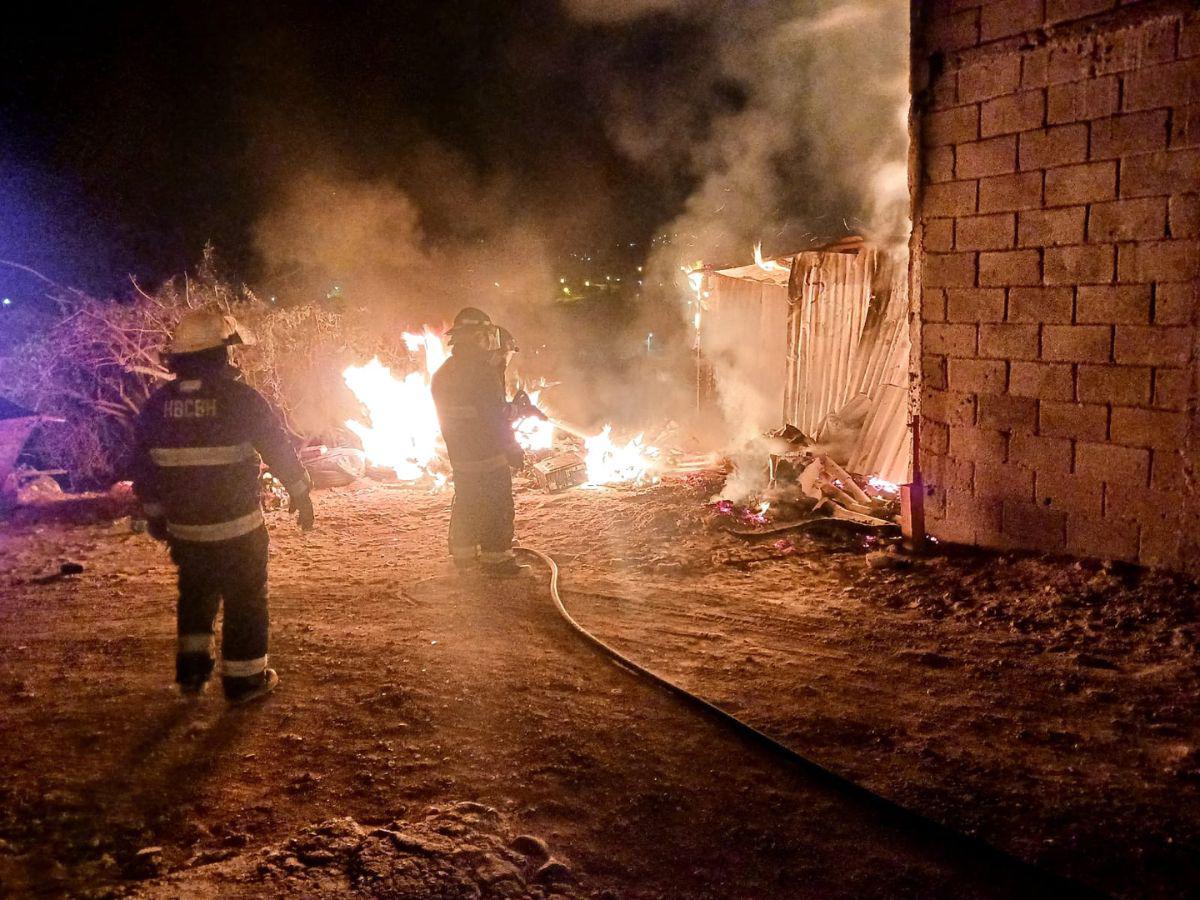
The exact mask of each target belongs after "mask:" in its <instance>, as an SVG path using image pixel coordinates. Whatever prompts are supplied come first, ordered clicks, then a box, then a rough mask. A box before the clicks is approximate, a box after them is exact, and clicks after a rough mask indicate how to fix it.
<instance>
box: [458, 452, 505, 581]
mask: <svg viewBox="0 0 1200 900" xmlns="http://www.w3.org/2000/svg"><path fill="white" fill-rule="evenodd" d="M514 515H515V510H514V508H513V495H512V472H511V471H510V470H509V468H508V463H507V462H504V461H501V464H500V465H499V466H493V467H491V468H490V469H488V470H487V471H484V472H472V471H466V472H463V471H461V467H455V469H454V503H453V505H452V506H451V507H450V555H451V556H452V557H454V562H455V563H456V564H457V565H469V564H470V563H472V562H474V561H475V559H476V555H478V559H479V562H481V563H483V564H484V565H496V564H500V563H504V562H506V561H508V560H510V559H512V557H513V550H512V542H513V516H514Z"/></svg>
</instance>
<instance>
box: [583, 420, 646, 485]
mask: <svg viewBox="0 0 1200 900" xmlns="http://www.w3.org/2000/svg"><path fill="white" fill-rule="evenodd" d="M584 446H585V448H586V449H587V457H586V459H585V462H586V463H587V473H588V483H589V484H616V483H618V482H623V481H635V482H636V481H643V480H645V478H646V477H647V476H648V475H649V473H650V470H651V468H652V467H653V465H654V457H656V456H658V449H657V448H655V447H647V446H646V445H645V444H644V443H643V442H642V436H641V435H640V434H639V435H638V436H637V437H635V438H634V439H633V440H632V441H630V442H629V443H628V444H625V445H624V446H617V445H616V444H614V443H613V439H612V426H611V425H605V426H604V428H603V429H601V431H600V433H599V434H598V435H596V436H594V437H590V438H588V439H587V440H586V441H584Z"/></svg>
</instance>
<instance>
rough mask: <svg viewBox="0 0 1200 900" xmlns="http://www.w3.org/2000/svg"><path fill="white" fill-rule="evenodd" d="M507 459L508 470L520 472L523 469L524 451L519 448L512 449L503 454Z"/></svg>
mask: <svg viewBox="0 0 1200 900" xmlns="http://www.w3.org/2000/svg"><path fill="white" fill-rule="evenodd" d="M504 455H505V456H506V457H507V458H508V466H509V468H510V469H516V470H518V471H519V470H521V469H523V468H525V451H524V450H522V449H521V448H520V447H514V448H513V449H511V450H509V451H508V452H507V453H505V454H504Z"/></svg>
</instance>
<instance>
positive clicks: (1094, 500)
mask: <svg viewBox="0 0 1200 900" xmlns="http://www.w3.org/2000/svg"><path fill="white" fill-rule="evenodd" d="M913 47H914V49H913V65H914V89H915V108H916V129H917V133H918V134H919V137H920V140H919V142H918V146H917V148H916V149H915V151H914V152H915V153H916V154H917V155H916V161H917V169H918V171H919V173H920V177H919V179H918V185H917V187H916V189H915V191H914V202H915V217H914V221H915V222H916V229H915V234H914V239H913V249H914V253H913V260H914V270H913V279H914V288H915V295H916V296H917V297H919V302H920V323H919V329H918V330H919V334H918V336H917V344H918V346H919V348H920V349H919V353H920V373H921V392H920V404H921V405H920V420H921V442H922V443H921V457H920V462H921V467H922V471H923V475H924V478H925V481H926V483H927V485H928V493H927V499H926V507H927V508H926V515H927V518H928V527H929V531H930V533H932V534H934V535H935V536H937V537H939V538H940V539H943V540H949V541H957V542H964V543H977V544H982V545H986V546H997V547H1024V548H1032V549H1038V550H1047V551H1057V552H1066V553H1071V554H1076V555H1081V556H1095V557H1105V558H1116V559H1122V560H1130V561H1136V562H1140V563H1143V564H1146V565H1151V566H1162V567H1168V568H1175V569H1188V570H1190V571H1193V572H1200V485H1198V484H1197V481H1196V479H1197V478H1200V468H1198V467H1197V461H1198V457H1197V447H1198V445H1200V421H1198V418H1197V385H1198V382H1200V363H1198V355H1200V354H1198V347H1200V327H1198V322H1200V303H1198V299H1197V297H1198V294H1197V276H1198V275H1200V12H1198V11H1197V7H1196V4H1195V3H1191V2H1156V0H1143V2H1136V0H1135V2H1129V0H1126V2H1124V3H1118V0H992V2H988V0H928V2H923V3H921V2H918V4H917V6H916V9H915V13H914V39H913Z"/></svg>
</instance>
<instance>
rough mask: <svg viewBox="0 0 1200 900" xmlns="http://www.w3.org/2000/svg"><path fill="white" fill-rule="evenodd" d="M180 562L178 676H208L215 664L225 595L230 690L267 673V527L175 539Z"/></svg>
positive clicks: (224, 661)
mask: <svg viewBox="0 0 1200 900" xmlns="http://www.w3.org/2000/svg"><path fill="white" fill-rule="evenodd" d="M171 558H172V559H173V560H174V561H175V564H176V565H177V566H178V567H179V607H178V620H177V622H178V634H179V650H178V654H177V655H176V657H175V680H176V681H179V682H181V683H182V682H187V681H196V680H204V679H207V678H208V676H209V675H211V674H212V670H213V656H212V650H213V631H214V627H215V625H216V619H217V610H218V608H219V607H220V605H221V601H222V600H224V601H225V621H224V628H223V629H222V638H221V674H222V676H223V681H224V684H225V689H226V691H227V692H231V693H237V692H238V691H239V690H241V689H245V688H246V687H247V686H249V685H252V684H254V683H256V681H257V680H258V679H261V677H262V673H263V671H264V670H265V669H266V667H267V639H268V638H267V635H268V630H269V628H270V618H269V615H268V613H267V529H266V528H265V527H263V528H257V529H255V530H254V531H252V532H250V533H249V534H244V535H242V536H240V537H236V538H233V539H231V540H228V541H213V542H211V543H198V542H192V541H172V542H171Z"/></svg>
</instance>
